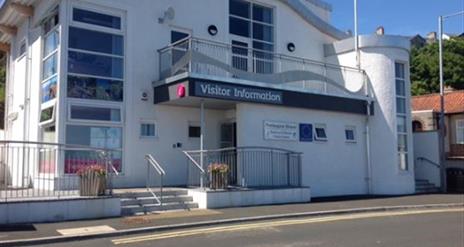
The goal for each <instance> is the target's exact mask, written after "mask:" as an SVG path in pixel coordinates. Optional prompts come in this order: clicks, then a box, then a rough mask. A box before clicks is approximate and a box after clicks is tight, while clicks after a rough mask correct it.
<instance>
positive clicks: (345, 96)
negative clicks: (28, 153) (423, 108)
mask: <svg viewBox="0 0 464 247" xmlns="http://www.w3.org/2000/svg"><path fill="white" fill-rule="evenodd" d="M331 11H332V9H331V6H330V5H328V4H327V3H325V2H323V1H322V0H280V1H279V0H260V1H255V0H196V1H188V0H157V1H153V0H138V1H130V0H47V1H38V0H6V1H5V3H4V5H3V7H2V8H1V9H0V31H1V32H2V34H1V36H0V42H1V48H2V50H4V51H5V52H7V53H8V62H7V66H8V68H7V93H6V94H7V99H6V102H7V103H6V114H5V115H6V116H7V117H6V120H5V121H6V122H5V126H6V139H7V140H8V139H9V140H20V141H39V142H57V143H66V144H78V145H88V146H95V147H103V148H111V149H117V150H121V151H122V155H118V157H114V161H115V164H116V166H117V168H118V169H119V170H120V171H121V175H120V176H118V177H117V178H115V180H114V183H115V185H116V186H118V187H140V186H144V185H145V177H146V161H145V155H146V154H152V155H153V156H154V157H155V158H156V160H158V161H159V162H160V164H162V166H163V168H164V169H165V171H166V177H165V181H164V182H165V185H168V186H182V185H186V184H187V182H188V180H189V179H188V176H189V175H188V171H189V169H195V167H194V165H192V163H191V162H190V163H189V162H188V158H187V156H186V155H185V154H184V153H183V152H181V151H184V150H198V149H200V148H201V142H200V139H201V138H200V136H201V133H203V139H204V146H203V149H204V150H211V149H218V148H225V147H232V148H233V147H239V148H242V149H243V150H251V151H250V152H251V153H252V152H254V151H252V150H256V149H252V148H251V147H260V148H262V149H264V150H267V151H269V150H276V152H279V150H280V149H285V150H291V151H293V152H296V153H300V152H301V163H299V164H301V169H298V170H295V171H290V169H289V168H288V166H290V164H289V163H290V162H289V161H288V160H287V161H285V162H287V163H285V162H284V163H285V164H286V165H287V170H285V169H284V170H279V169H281V168H276V167H279V162H280V163H282V162H283V161H282V160H283V159H285V158H282V157H287V159H290V158H289V157H290V156H291V155H292V153H287V152H286V151H285V153H284V155H287V156H282V157H280V156H279V157H278V158H276V157H275V156H272V155H273V154H271V156H270V159H269V160H267V161H266V159H267V158H263V157H259V156H257V158H256V159H258V161H256V163H258V164H268V163H269V162H271V163H272V164H274V162H276V164H277V166H276V167H275V166H271V167H269V166H267V167H266V168H263V167H261V168H260V167H255V168H254V169H257V170H258V171H254V175H253V176H258V177H260V176H263V177H264V176H266V175H265V174H264V173H266V172H273V171H274V172H277V173H280V172H283V173H285V174H287V176H288V177H290V176H294V174H290V173H291V172H293V173H296V174H297V175H295V179H297V180H298V182H297V185H298V186H309V187H310V188H311V194H312V196H316V197H317V196H334V195H352V194H409V193H414V171H413V169H414V167H413V159H412V157H413V156H412V136H411V126H410V124H409V123H410V122H411V116H410V109H409V107H410V106H409V99H410V90H409V88H410V81H409V40H407V39H405V38H402V37H399V36H390V35H367V36H360V37H359V60H360V66H361V69H357V68H356V66H357V63H356V52H355V49H354V44H355V42H354V39H353V37H349V36H348V35H347V34H345V33H344V32H341V31H339V30H337V29H336V28H335V27H333V26H331V25H330V24H329V21H330V14H331ZM339 11H348V10H339ZM202 105H203V107H204V111H203V113H202V111H201V106H202ZM202 118H203V119H204V121H202ZM202 123H204V126H203V130H202V131H201V130H200V125H201V124H202ZM248 148H249V149H248ZM273 148H275V149H273ZM267 151H266V152H267ZM255 152H256V153H258V152H261V151H255ZM272 152H274V151H271V153H272ZM219 153H220V152H219ZM119 156H120V157H119ZM237 157H238V156H235V159H238V158H237ZM57 158H58V160H61V161H63V157H57ZM250 159H251V158H250ZM234 162H236V163H238V162H237V161H234ZM295 162H299V161H295ZM64 163H65V162H56V163H55V164H56V168H55V170H57V171H59V173H57V174H56V176H57V177H60V176H62V175H63V174H65V173H66V174H68V175H69V174H72V173H74V172H75V171H74V170H73V169H68V168H65V164H64ZM231 163H233V162H231ZM203 164H204V168H205V169H206V166H207V165H209V163H208V161H204V162H203ZM192 167H193V168H192ZM238 169H239V170H240V168H238ZM235 172H237V171H235ZM240 172H243V171H238V173H240ZM280 175H282V174H280ZM237 176H238V177H239V178H237ZM274 177H275V175H271V177H270V178H271V179H274ZM240 178H241V179H244V178H243V174H242V175H240V176H239V175H237V174H236V179H237V180H240ZM255 179H256V178H255ZM292 179H293V178H292ZM235 182H236V183H237V184H240V183H242V182H243V181H235ZM287 182H288V183H289V184H290V181H287ZM245 183H247V182H245ZM242 185H243V184H242Z"/></svg>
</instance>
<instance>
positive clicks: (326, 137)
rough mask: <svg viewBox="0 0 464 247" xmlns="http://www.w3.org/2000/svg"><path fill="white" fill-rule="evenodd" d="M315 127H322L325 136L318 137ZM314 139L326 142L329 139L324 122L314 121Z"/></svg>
mask: <svg viewBox="0 0 464 247" xmlns="http://www.w3.org/2000/svg"><path fill="white" fill-rule="evenodd" d="M317 129H323V130H324V134H325V137H320V136H319V135H318V133H317ZM313 133H314V140H315V141H317V142H326V141H328V140H329V137H328V135H327V125H326V124H322V123H316V124H314V131H313Z"/></svg>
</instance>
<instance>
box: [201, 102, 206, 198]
mask: <svg viewBox="0 0 464 247" xmlns="http://www.w3.org/2000/svg"><path fill="white" fill-rule="evenodd" d="M204 127H205V102H204V100H203V99H202V100H201V103H200V166H201V168H202V169H205V166H204V165H203V149H204V139H205V138H204V133H205V132H204ZM204 176H205V174H201V177H200V187H201V188H202V189H204V184H203V178H204Z"/></svg>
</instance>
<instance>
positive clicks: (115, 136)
mask: <svg viewBox="0 0 464 247" xmlns="http://www.w3.org/2000/svg"><path fill="white" fill-rule="evenodd" d="M66 143H67V144H72V145H83V146H90V147H95V148H107V149H113V150H115V151H114V152H110V155H111V158H112V162H113V166H114V167H115V168H116V169H117V170H118V171H121V170H122V128H119V127H101V126H79V125H68V126H67V129H66ZM99 159H101V157H98V153H96V152H89V151H82V150H72V149H71V150H67V151H66V152H65V173H76V172H77V171H78V170H79V168H81V167H82V166H86V165H93V164H96V163H98V161H97V160H99Z"/></svg>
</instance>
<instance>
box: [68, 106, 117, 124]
mask: <svg viewBox="0 0 464 247" xmlns="http://www.w3.org/2000/svg"><path fill="white" fill-rule="evenodd" d="M73 106H81V107H92V108H101V109H115V110H119V115H120V116H119V119H120V120H119V121H111V120H108V121H106V120H94V119H80V118H72V115H71V109H72V107H73ZM67 113H68V114H67V120H68V122H72V123H79V122H84V123H89V122H92V123H102V124H109V123H110V124H123V123H124V118H123V116H124V113H123V110H122V107H121V106H119V105H109V104H96V103H88V102H80V101H74V100H71V101H69V102H68V107H67Z"/></svg>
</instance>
